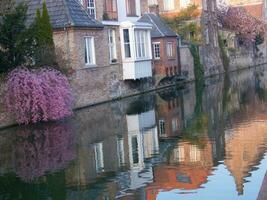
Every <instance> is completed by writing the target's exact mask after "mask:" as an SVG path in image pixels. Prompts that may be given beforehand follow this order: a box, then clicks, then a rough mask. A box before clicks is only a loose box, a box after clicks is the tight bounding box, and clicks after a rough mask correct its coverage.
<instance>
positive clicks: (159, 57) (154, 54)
mask: <svg viewBox="0 0 267 200" xmlns="http://www.w3.org/2000/svg"><path fill="white" fill-rule="evenodd" d="M156 45H158V53H157V52H156ZM152 46H153V57H154V59H155V60H160V59H161V56H160V54H161V53H160V42H153V43H152ZM157 54H158V55H159V56H156V55H157Z"/></svg>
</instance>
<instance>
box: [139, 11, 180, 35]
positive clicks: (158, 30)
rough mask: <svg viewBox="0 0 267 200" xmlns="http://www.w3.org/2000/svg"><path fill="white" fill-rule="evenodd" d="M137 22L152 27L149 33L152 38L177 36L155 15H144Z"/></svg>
mask: <svg viewBox="0 0 267 200" xmlns="http://www.w3.org/2000/svg"><path fill="white" fill-rule="evenodd" d="M138 22H146V23H149V24H151V25H152V26H153V28H152V31H151V37H152V38H158V37H175V36H177V34H176V33H175V32H174V31H173V30H172V29H171V28H170V27H169V26H168V25H167V24H166V23H165V22H164V21H163V19H161V17H160V16H158V15H157V14H155V13H145V14H144V15H143V16H142V17H141V18H140V19H139V20H138Z"/></svg>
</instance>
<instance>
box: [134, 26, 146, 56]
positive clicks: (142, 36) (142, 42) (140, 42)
mask: <svg viewBox="0 0 267 200" xmlns="http://www.w3.org/2000/svg"><path fill="white" fill-rule="evenodd" d="M147 43H148V39H147V31H144V30H136V31H135V45H136V58H137V59H142V58H147V57H148V49H147Z"/></svg>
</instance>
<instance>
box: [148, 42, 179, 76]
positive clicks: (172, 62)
mask: <svg viewBox="0 0 267 200" xmlns="http://www.w3.org/2000/svg"><path fill="white" fill-rule="evenodd" d="M153 42H160V59H159V60H156V59H154V60H153V65H154V75H155V76H156V78H159V79H161V78H163V77H165V76H173V75H178V74H179V71H180V69H179V66H178V56H177V48H176V47H177V46H178V44H177V39H176V37H168V38H154V39H152V43H153ZM168 42H171V43H172V44H173V57H172V58H168V56H167V48H166V46H167V43H168ZM152 50H153V48H152ZM153 53H154V52H153Z"/></svg>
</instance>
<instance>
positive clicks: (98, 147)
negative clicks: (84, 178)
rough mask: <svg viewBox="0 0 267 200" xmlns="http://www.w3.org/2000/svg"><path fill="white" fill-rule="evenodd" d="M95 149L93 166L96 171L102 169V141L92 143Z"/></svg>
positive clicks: (101, 170)
mask: <svg viewBox="0 0 267 200" xmlns="http://www.w3.org/2000/svg"><path fill="white" fill-rule="evenodd" d="M94 149H95V166H96V172H97V173H99V172H103V171H104V154H103V143H97V144H95V145H94Z"/></svg>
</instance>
